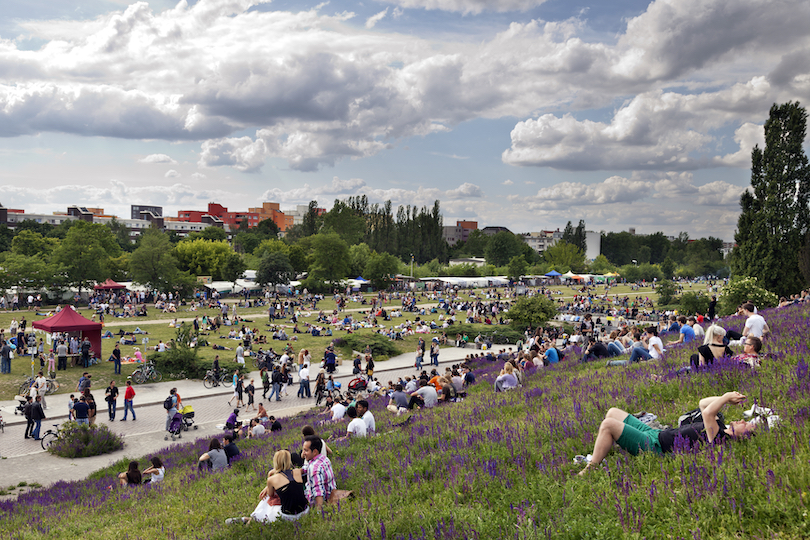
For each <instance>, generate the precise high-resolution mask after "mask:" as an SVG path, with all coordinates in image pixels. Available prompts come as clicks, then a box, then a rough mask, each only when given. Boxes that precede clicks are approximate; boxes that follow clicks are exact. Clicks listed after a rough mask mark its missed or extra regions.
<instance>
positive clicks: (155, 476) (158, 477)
mask: <svg viewBox="0 0 810 540" xmlns="http://www.w3.org/2000/svg"><path fill="white" fill-rule="evenodd" d="M165 475H166V467H160V468H159V469H157V472H153V473H152V479H151V481H150V483H152V484H155V483H157V482H163V477H164V476H165Z"/></svg>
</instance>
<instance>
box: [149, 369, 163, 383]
mask: <svg viewBox="0 0 810 540" xmlns="http://www.w3.org/2000/svg"><path fill="white" fill-rule="evenodd" d="M151 379H152V380H153V381H155V382H160V381H162V380H163V374H161V373H160V372H159V371H158V370H154V371H152V375H151Z"/></svg>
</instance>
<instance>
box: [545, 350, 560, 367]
mask: <svg viewBox="0 0 810 540" xmlns="http://www.w3.org/2000/svg"><path fill="white" fill-rule="evenodd" d="M546 358H548V361H549V363H550V364H556V363H557V362H559V361H560V358H559V356H557V349H554V348H551V349H549V350H547V351H546Z"/></svg>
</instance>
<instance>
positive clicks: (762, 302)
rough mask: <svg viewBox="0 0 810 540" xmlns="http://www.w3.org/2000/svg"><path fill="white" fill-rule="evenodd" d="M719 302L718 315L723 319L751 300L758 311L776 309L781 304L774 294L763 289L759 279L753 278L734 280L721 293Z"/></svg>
mask: <svg viewBox="0 0 810 540" xmlns="http://www.w3.org/2000/svg"><path fill="white" fill-rule="evenodd" d="M718 300H719V301H718V309H717V314H718V315H720V316H721V317H725V316H726V315H731V314H732V313H735V312H736V311H737V307H738V306H739V305H740V304H743V303H745V302H748V301H749V300H750V301H751V302H753V303H754V305H755V306H756V307H757V309H762V308H766V307H774V306H776V305H777V304H778V303H779V298H777V296H776V295H775V294H774V293H772V292H770V291H768V290H766V289H764V288H762V287H761V286H760V285H759V283H758V282H757V278H755V277H753V276H749V277H737V278H734V279H732V280H731V281H730V282H729V284H728V285H726V286H725V287H723V290H722V291H720V298H719V299H718Z"/></svg>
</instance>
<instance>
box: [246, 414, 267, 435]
mask: <svg viewBox="0 0 810 540" xmlns="http://www.w3.org/2000/svg"><path fill="white" fill-rule="evenodd" d="M265 431H266V430H265V429H264V426H263V425H262V424H261V422H259V420H258V419H256V418H254V419H253V420H251V421H250V426H248V428H247V434H246V435H245V438H246V439H254V438H256V437H260V436H262V435H264V434H265Z"/></svg>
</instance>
